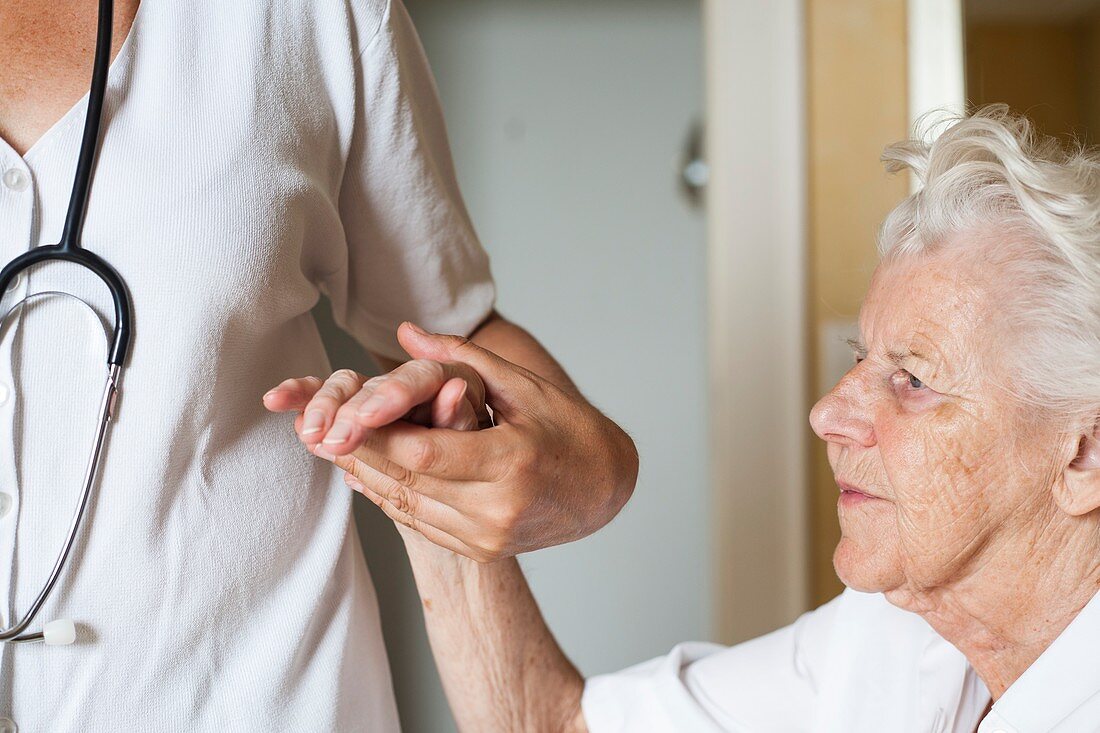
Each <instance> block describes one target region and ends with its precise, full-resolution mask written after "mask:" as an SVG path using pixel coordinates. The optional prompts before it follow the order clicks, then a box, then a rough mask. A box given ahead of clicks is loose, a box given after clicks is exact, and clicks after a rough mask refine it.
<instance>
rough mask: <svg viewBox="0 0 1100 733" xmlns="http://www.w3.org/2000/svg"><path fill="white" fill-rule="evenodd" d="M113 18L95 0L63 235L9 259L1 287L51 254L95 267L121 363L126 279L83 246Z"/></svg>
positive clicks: (103, 2) (115, 360)
mask: <svg viewBox="0 0 1100 733" xmlns="http://www.w3.org/2000/svg"><path fill="white" fill-rule="evenodd" d="M113 19H114V3H113V0H99V23H98V28H97V31H96V47H95V61H94V62H93V68H92V85H91V89H90V90H89V92H88V114H87V117H86V118H85V120H84V135H83V139H82V140H81V142H80V155H79V157H78V158H77V164H76V176H75V178H74V180H73V191H72V194H71V196H70V197H69V211H68V214H67V215H66V216H65V227H64V229H63V230H62V232H61V241H60V242H58V243H57V244H49V245H43V246H41V247H34V248H32V249H30V250H28V251H27V252H25V253H23V254H22V255H20V256H18V257H16V258H15V259H13V260H12V261H11V262H9V263H8V264H7V265H6V266H5V267H4V268H3V269H2V270H0V293H3V292H6V291H7V289H8V286H9V285H10V284H11V282H12V281H13V280H14V279H15V276H16V275H18V274H19V273H20V272H22V271H23V270H26V269H29V268H30V267H33V266H34V265H37V264H39V263H42V262H47V261H49V260H63V261H66V262H72V263H75V264H78V265H81V266H83V267H86V268H87V269H89V270H91V271H92V272H94V273H95V274H96V275H98V276H99V279H100V280H102V281H103V283H104V284H105V285H106V286H107V289H108V290H109V291H110V293H111V299H112V300H113V301H114V310H115V326H114V335H113V337H112V339H111V348H110V353H109V354H108V357H107V363H108V364H110V365H113V366H122V363H123V362H124V361H125V360H126V354H127V351H128V350H129V348H130V325H131V324H130V319H131V315H130V312H131V307H130V295H129V293H128V292H127V289H126V284H125V283H124V282H123V280H122V278H121V277H120V276H119V274H118V273H117V272H115V269H114V268H113V267H111V265H109V264H108V263H107V262H106V261H105V260H104V259H103V258H102V257H100V256H99V255H97V254H95V253H94V252H91V251H89V250H87V249H84V247H83V246H82V243H81V238H82V237H81V235H82V234H83V231H84V218H85V215H86V213H87V209H88V192H89V189H90V188H91V184H92V172H93V170H94V168H95V160H96V153H97V152H98V149H99V131H100V121H101V120H102V117H103V97H104V94H105V93H106V90H107V72H108V70H109V69H110V65H111V24H112V23H113Z"/></svg>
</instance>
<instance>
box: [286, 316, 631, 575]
mask: <svg viewBox="0 0 1100 733" xmlns="http://www.w3.org/2000/svg"><path fill="white" fill-rule="evenodd" d="M398 339H399V340H400V342H401V345H402V346H403V347H404V348H405V350H406V351H408V352H409V354H410V356H412V357H414V361H412V362H409V363H407V364H405V365H403V366H402V367H399V368H398V369H397V370H395V371H394V372H391V373H390V374H389V375H386V376H385V377H384V378H381V379H378V378H376V379H378V381H374V380H365V379H363V378H361V377H358V375H354V373H349V372H338V373H337V374H336V375H334V377H335V379H336V381H335V382H334V383H333V379H332V378H330V380H329V381H328V382H325V383H323V384H322V382H321V380H319V379H316V378H305V379H300V380H288V381H287V382H284V383H283V384H281V385H280V386H279V387H278V388H276V390H274V391H273V392H272V393H269V394H268V395H267V396H265V404H267V406H268V407H269V409H273V410H278V411H289V410H295V411H303V412H304V416H302V415H299V417H298V418H297V420H296V423H295V426H296V429H297V430H298V434H299V436H300V437H301V439H302V441H303V442H304V443H306V445H307V446H309V447H310V448H311V450H313V452H314V453H315V454H317V455H319V456H321V457H324V458H327V459H329V460H332V461H334V462H335V463H336V464H337V465H338V466H340V467H341V468H343V469H344V470H345V471H347V472H348V473H349V474H350V477H349V479H348V482H349V485H352V486H353V488H356V489H358V490H360V491H362V492H363V493H364V494H366V495H367V496H368V497H369V498H370V499H371V500H372V501H374V502H375V503H376V504H378V505H379V506H381V507H382V508H383V510H384V511H386V513H387V514H388V515H389V516H390V517H391V518H392V519H394V520H395V521H397V522H400V523H401V524H403V525H405V526H406V527H411V528H413V529H415V530H417V531H419V532H420V533H422V534H423V535H424V536H425V537H427V538H428V539H429V540H431V541H432V542H434V543H435V544H437V545H440V546H442V547H445V548H447V549H450V550H452V551H454V552H457V553H459V554H461V555H465V556H467V557H470V558H472V559H474V560H478V561H481V562H488V561H492V560H496V559H500V558H503V557H508V556H511V555H515V554H518V553H520V552H527V551H530V550H535V549H539V548H542V547H549V546H551V545H556V544H561V543H564V542H569V541H572V540H575V539H579V538H581V537H584V536H586V535H588V534H590V533H591V532H593V531H595V530H596V529H599V528H600V527H602V526H603V525H604V524H606V523H607V522H608V521H610V519H611V518H612V517H614V515H615V514H616V513H617V512H618V511H619V509H620V508H621V507H622V505H623V504H624V503H625V502H626V500H627V499H628V498H629V497H630V493H631V491H632V490H633V487H634V482H635V480H636V478H637V453H636V452H635V449H634V444H633V442H632V441H631V440H630V438H629V437H628V436H627V435H626V434H625V433H624V432H623V431H622V430H621V429H620V428H619V427H618V426H617V425H615V424H614V423H613V422H612V421H610V420H608V419H607V418H606V417H604V416H603V415H602V414H601V413H600V412H599V411H598V410H596V409H595V408H593V407H592V406H591V405H589V404H588V403H587V402H586V401H585V400H584V399H583V398H581V397H580V396H578V395H575V394H570V393H567V392H565V391H563V390H561V389H559V388H558V387H555V386H554V385H553V384H551V383H550V382H548V381H546V380H545V379H542V378H541V377H539V376H537V375H536V374H534V373H532V372H530V371H528V370H526V369H524V368H522V367H519V366H517V365H515V364H512V363H510V362H508V361H506V360H504V359H502V358H500V357H499V356H497V355H495V354H493V353H491V352H489V351H486V350H485V349H482V348H480V347H478V346H477V345H476V344H474V343H472V342H470V341H469V340H468V339H464V338H461V337H458V336H442V335H436V334H427V333H425V332H423V331H420V330H419V329H416V328H415V327H412V326H411V325H410V324H405V325H404V326H402V328H401V329H400V330H399V332H398ZM411 365H416V366H411ZM405 367H409V368H407V369H406V368H405ZM398 372H401V374H400V375H398ZM357 380H359V381H358V384H356V382H357ZM330 383H332V384H331V388H329V387H330ZM479 390H484V391H483V392H480V393H479ZM364 392H365V393H366V394H364ZM482 395H483V396H482ZM379 396H380V399H375V400H373V402H372V398H374V397H379ZM318 398H319V401H318ZM341 399H342V400H343V401H342V402H341ZM486 403H488V405H489V406H490V407H491V408H492V410H493V414H494V417H495V419H496V423H497V424H496V426H495V427H491V428H488V429H483V430H480V431H476V432H468V431H470V430H471V429H472V428H473V427H476V426H477V425H479V424H480V425H485V424H486V420H485V418H486V416H487V411H485V410H484V406H485V404H486ZM368 404H369V406H370V409H363V408H364V407H367V406H368ZM349 405H350V407H349ZM413 408H417V410H419V412H420V414H419V415H416V414H412V412H413ZM315 409H317V410H320V411H321V415H320V416H318V415H316V414H313V411H314V410H315ZM410 414H412V416H413V417H417V416H419V417H420V418H424V417H425V416H430V424H431V425H436V426H446V427H425V426H424V425H417V424H414V423H412V422H409V421H407V420H403V419H402V418H403V417H405V416H406V415H410ZM319 417H320V421H318V418H319ZM345 423H350V424H345ZM342 424H345V427H347V428H348V429H347V432H346V434H345V433H344V432H340V433H336V434H335V435H334V431H335V430H336V429H337V427H338V426H340V425H342ZM318 426H319V427H320V428H321V429H320V430H316V429H315V428H317V427H318ZM322 436H323V437H322Z"/></svg>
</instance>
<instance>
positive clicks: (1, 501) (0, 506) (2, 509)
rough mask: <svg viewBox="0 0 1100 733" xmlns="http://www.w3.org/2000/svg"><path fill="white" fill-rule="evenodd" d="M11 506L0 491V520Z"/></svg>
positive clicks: (1, 730) (10, 501) (9, 497)
mask: <svg viewBox="0 0 1100 733" xmlns="http://www.w3.org/2000/svg"><path fill="white" fill-rule="evenodd" d="M12 504H13V502H12V500H11V494H8V493H6V492H2V491H0V519H3V518H4V517H6V516H8V512H10V511H11V505H12ZM0 733H4V731H3V728H0Z"/></svg>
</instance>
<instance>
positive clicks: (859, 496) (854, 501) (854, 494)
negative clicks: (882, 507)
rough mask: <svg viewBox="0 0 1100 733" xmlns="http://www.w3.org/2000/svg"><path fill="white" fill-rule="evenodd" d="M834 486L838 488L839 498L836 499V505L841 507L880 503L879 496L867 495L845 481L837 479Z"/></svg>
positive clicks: (880, 498)
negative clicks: (873, 502) (870, 502)
mask: <svg viewBox="0 0 1100 733" xmlns="http://www.w3.org/2000/svg"><path fill="white" fill-rule="evenodd" d="M836 485H837V486H838V487H839V488H840V498H839V499H838V503H839V504H840V505H841V506H856V505H859V504H863V503H866V502H868V501H882V497H881V496H875V495H874V494H869V493H867V492H866V491H864V490H863V489H861V488H859V487H858V486H856V485H854V484H850V483H848V482H847V481H842V480H840V479H837V480H836Z"/></svg>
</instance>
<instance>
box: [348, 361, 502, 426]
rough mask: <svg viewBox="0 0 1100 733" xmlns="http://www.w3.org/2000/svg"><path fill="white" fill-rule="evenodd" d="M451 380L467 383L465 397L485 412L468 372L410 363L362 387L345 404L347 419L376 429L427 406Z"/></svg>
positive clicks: (449, 365)
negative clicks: (418, 407)
mask: <svg viewBox="0 0 1100 733" xmlns="http://www.w3.org/2000/svg"><path fill="white" fill-rule="evenodd" d="M452 379H461V380H464V381H465V382H466V383H467V385H468V389H469V391H468V393H467V395H468V397H469V401H470V404H471V405H474V407H475V410H476V409H477V408H478V407H480V408H481V409H482V410H484V409H485V408H484V405H485V388H484V386H483V385H482V383H481V378H480V377H479V376H478V374H477V372H475V371H474V370H473V369H472V368H470V367H469V366H467V365H466V364H462V363H457V362H439V361H434V360H431V359H414V360H412V361H408V362H405V363H404V364H402V365H401V366H399V367H397V368H396V369H394V370H393V371H392V372H390V373H389V374H387V375H386V376H385V379H382V380H379V381H377V382H374V381H373V380H372V383H370V384H368V385H366V386H365V387H364V389H363V390H362V391H361V392H360V393H359V394H358V395H356V396H355V399H354V400H352V401H351V402H349V404H348V408H349V410H348V412H349V416H351V415H353V416H354V419H355V421H356V422H358V424H359V425H362V426H363V427H365V428H380V427H382V426H383V425H388V424H390V423H392V422H393V421H394V420H400V419H401V418H402V417H404V416H405V415H407V414H408V413H409V412H410V411H411V410H412V409H413V408H415V407H416V406H417V405H423V404H427V403H430V402H431V401H432V400H434V399H435V397H436V396H437V395H438V394H439V391H440V389H442V388H443V385H444V384H446V383H447V382H448V381H450V380H452ZM341 417H342V416H341Z"/></svg>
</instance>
